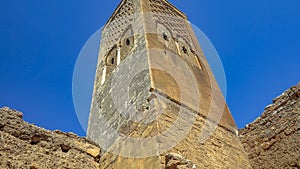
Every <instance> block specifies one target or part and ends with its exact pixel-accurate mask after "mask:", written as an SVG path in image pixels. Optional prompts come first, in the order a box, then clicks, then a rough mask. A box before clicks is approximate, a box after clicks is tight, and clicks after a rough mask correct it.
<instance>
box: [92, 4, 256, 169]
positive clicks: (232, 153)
mask: <svg viewBox="0 0 300 169" xmlns="http://www.w3.org/2000/svg"><path fill="white" fill-rule="evenodd" d="M87 136H88V138H89V139H91V140H93V141H95V142H97V143H98V144H99V145H100V146H101V148H102V149H103V151H102V153H101V158H100V167H101V168H123V167H124V166H126V168H128V169H131V168H132V169H135V168H139V169H143V168H145V169H154V168H155V169H158V168H172V165H173V164H174V163H173V164H172V163H171V164H170V159H173V157H176V156H180V157H182V158H183V159H188V160H190V161H191V164H189V165H187V164H186V163H182V165H183V166H186V167H189V168H251V166H250V164H249V161H248V157H247V155H246V153H245V152H244V149H243V147H242V145H241V143H240V141H239V138H238V136H237V127H236V125H235V122H234V120H233V118H232V116H231V114H230V112H229V109H228V107H227V105H226V103H225V101H224V98H223V96H222V94H221V92H220V89H219V87H218V85H217V83H216V80H215V78H214V76H213V74H212V71H211V70H210V67H209V65H208V63H207V61H206V58H205V56H204V54H203V51H202V49H201V47H200V45H199V43H198V41H197V38H196V36H195V34H194V32H193V29H192V27H191V25H190V24H189V22H188V20H187V17H186V15H185V14H184V13H182V12H181V11H180V10H178V9H177V8H176V7H174V6H173V5H172V4H170V3H169V2H168V1H166V0H123V1H121V3H120V4H119V6H118V7H117V9H116V10H115V11H114V13H113V14H112V16H111V17H110V18H109V20H108V22H107V23H106V25H105V26H104V28H103V30H102V40H101V46H100V52H99V59H98V65H97V72H96V78H95V85H94V93H93V99H92V105H91V112H90V118H89V125H88V133H87ZM170 154H173V155H172V158H170Z"/></svg>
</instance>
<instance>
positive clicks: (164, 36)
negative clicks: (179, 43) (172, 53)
mask: <svg viewBox="0 0 300 169" xmlns="http://www.w3.org/2000/svg"><path fill="white" fill-rule="evenodd" d="M163 38H164V40H166V41H168V35H167V34H165V33H163Z"/></svg>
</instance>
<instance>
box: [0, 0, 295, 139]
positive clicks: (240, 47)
mask: <svg viewBox="0 0 300 169" xmlns="http://www.w3.org/2000/svg"><path fill="white" fill-rule="evenodd" d="M170 2H172V3H173V4H174V5H175V6H177V7H178V8H179V9H181V10H182V11H184V12H185V13H186V14H187V15H188V17H189V20H190V21H191V22H192V23H193V24H195V25H197V26H198V27H199V28H200V29H201V30H202V31H203V32H204V33H205V34H206V35H207V36H208V37H209V39H210V40H211V41H212V43H213V44H214V46H215V48H216V49H217V51H218V53H219V55H220V58H221V60H222V62H223V66H224V69H225V72H226V78H227V87H228V88H227V103H228V105H229V107H230V109H231V112H232V114H233V116H234V118H235V120H236V123H237V124H238V127H240V128H241V127H243V126H245V125H246V124H247V123H249V122H251V121H253V120H254V119H255V118H256V117H258V116H259V115H260V114H261V112H262V111H263V109H264V107H265V106H266V105H267V104H269V103H271V100H272V99H273V98H274V97H276V96H277V95H279V94H281V92H283V91H284V90H285V89H287V88H288V87H290V86H292V85H295V84H296V83H298V82H299V81H300V75H299V72H300V66H299V64H300V56H299V50H300V31H299V30H300V12H299V11H300V1H299V0H287V1H282V0H252V1H237V0H232V1H224V0H208V1H203V0H193V1H192V0H190V1H188V0H170ZM118 3H119V0H97V1H96V0H89V1H83V0H74V1H61V0H51V1H44V2H41V1H33V0H26V1H20V0H19V1H16V0H9V1H8V0H2V1H1V2H0V21H1V25H0V46H1V50H0V56H1V57H0V58H1V60H0V79H1V81H0V106H9V107H11V108H14V109H17V110H20V111H22V112H23V113H24V115H25V116H24V119H25V120H27V121H29V122H30V123H35V124H37V125H39V126H42V127H44V128H47V129H51V130H53V129H60V130H63V131H72V132H75V133H77V134H79V135H85V133H84V131H83V129H82V128H81V126H80V124H79V122H78V120H77V117H76V113H75V111H74V107H73V102H72V74H73V69H74V65H75V62H76V59H77V56H78V54H79V52H80V50H81V48H82V46H83V45H84V43H85V42H86V41H87V39H88V38H89V37H90V36H91V35H92V34H93V33H94V32H95V31H97V30H98V29H99V28H100V27H102V26H103V25H104V24H105V22H106V20H107V19H108V18H109V16H110V15H111V13H112V12H113V10H114V9H115V7H116V6H117V4H118Z"/></svg>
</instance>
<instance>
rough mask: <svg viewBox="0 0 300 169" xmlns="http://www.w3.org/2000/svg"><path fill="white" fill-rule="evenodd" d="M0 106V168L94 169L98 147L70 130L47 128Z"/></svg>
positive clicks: (97, 158)
mask: <svg viewBox="0 0 300 169" xmlns="http://www.w3.org/2000/svg"><path fill="white" fill-rule="evenodd" d="M22 116H23V114H22V113H21V112H18V111H15V110H11V109H9V108H7V107H4V108H1V109H0V168H1V169H52V168H55V169H56V168H57V169H60V168H64V169H66V168H69V169H98V168H99V164H98V162H99V154H100V148H99V147H98V146H97V145H96V144H94V143H92V142H91V141H88V140H87V139H85V138H80V137H78V136H76V135H75V134H73V133H63V132H61V131H58V130H57V131H49V130H46V129H43V128H40V127H37V126H35V125H32V124H29V123H27V122H24V121H23V120H22Z"/></svg>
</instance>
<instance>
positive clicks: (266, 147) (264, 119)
mask: <svg viewBox="0 0 300 169" xmlns="http://www.w3.org/2000/svg"><path fill="white" fill-rule="evenodd" d="M240 138H241V141H242V143H243V146H244V147H245V150H246V152H247V153H248V154H249V159H250V161H251V164H252V166H253V168H254V169H263V168H268V169H269V168H270V169H273V168H274V169H277V168H291V169H299V168H300V83H299V84H298V85H297V86H293V87H291V88H290V89H288V90H287V91H285V92H284V93H282V94H281V95H280V96H278V97H277V98H275V99H274V100H273V103H272V104H271V105H269V106H267V107H266V108H265V111H264V112H263V113H262V115H261V116H260V117H259V118H257V119H256V120H255V121H254V122H252V123H250V124H248V125H247V126H246V127H245V128H244V129H242V130H241V131H240Z"/></svg>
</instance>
